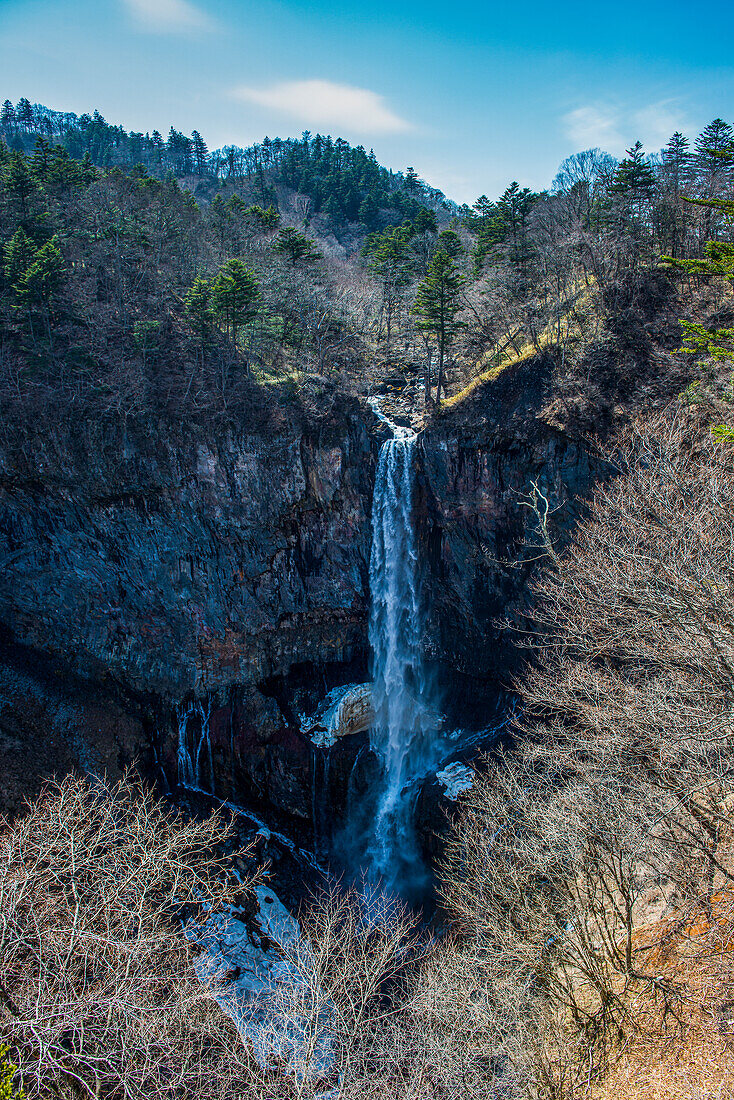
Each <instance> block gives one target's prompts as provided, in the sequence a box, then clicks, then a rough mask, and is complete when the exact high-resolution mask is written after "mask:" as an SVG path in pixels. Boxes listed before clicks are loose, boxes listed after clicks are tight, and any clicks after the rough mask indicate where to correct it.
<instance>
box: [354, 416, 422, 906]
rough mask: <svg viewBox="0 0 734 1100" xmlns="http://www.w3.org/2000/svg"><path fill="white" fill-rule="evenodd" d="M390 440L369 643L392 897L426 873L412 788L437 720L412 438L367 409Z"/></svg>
mask: <svg viewBox="0 0 734 1100" xmlns="http://www.w3.org/2000/svg"><path fill="white" fill-rule="evenodd" d="M371 404H372V407H373V409H374V410H375V412H376V414H377V415H378V416H379V417H380V419H381V420H382V421H383V422H385V423H386V424H387V425H388V426H389V427H390V429H391V432H392V437H391V438H390V439H388V440H386V442H385V443H383V445H382V448H381V450H380V456H379V461H378V467H377V477H376V480H375V491H374V497H373V503H372V552H371V557H370V595H371V611H370V626H369V637H370V645H371V647H372V660H373V684H374V686H373V705H374V712H375V717H374V724H373V726H372V731H371V735H370V740H371V745H372V748H373V749H374V750H375V751H376V752H377V753H378V755H379V756H380V758H381V760H382V765H383V768H382V774H381V778H380V784H379V790H378V791H377V799H376V804H375V809H374V818H373V822H372V825H371V828H370V836H369V839H368V847H367V859H368V862H369V873H370V877H372V878H377V879H379V880H381V881H382V883H383V885H384V886H385V887H386V888H387V889H389V890H396V889H397V890H399V891H400V892H401V893H404V892H405V890H406V887H407V889H408V891H410V889H411V888H415V889H418V890H419V889H420V886H421V884H422V879H423V877H424V870H423V865H422V861H421V859H420V856H419V853H418V851H417V845H416V841H415V836H414V829H413V802H414V795H416V794H417V783H416V781H417V780H419V779H420V778H422V777H423V776H425V775H426V774H427V772H428V771H430V770H431V768H432V767H435V764H436V752H437V749H438V744H437V741H438V737H437V725H438V723H437V717H436V713H435V711H434V710H433V709H432V707H431V706H430V703H429V697H428V696H429V692H428V678H427V676H426V670H425V667H424V663H423V658H422V652H421V641H422V616H421V591H420V568H419V564H420V563H419V561H418V550H417V544H416V538H415V530H414V523H413V521H414V516H413V504H414V501H413V495H414V494H413V487H414V477H413V466H414V457H415V444H416V439H417V436H416V433H415V432H413V431H411V430H410V429H409V428H403V427H400V426H399V425H396V424H393V423H392V422H391V421H390V420H388V419H387V417H385V416H384V415H383V413H382V412H381V410H380V408H379V406H378V404H377V402H376V401H374V400H373V401H372V402H371Z"/></svg>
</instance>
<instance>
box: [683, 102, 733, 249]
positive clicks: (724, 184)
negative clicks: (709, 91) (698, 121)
mask: <svg viewBox="0 0 734 1100" xmlns="http://www.w3.org/2000/svg"><path fill="white" fill-rule="evenodd" d="M733 149H734V131H733V130H732V128H731V126H730V125H729V124H728V123H727V122H724V121H723V119H720V118H715V119H714V121H713V122H710V123H709V124H708V126H706V127H705V128H704V129H703V130H702V132H701V133H700V134H699V136H698V137H697V138H696V146H695V153H694V158H693V159H694V166H695V169H696V181H697V188H696V191H697V194H696V197H697V198H700V199H703V200H705V201H709V202H710V201H711V200H713V199H720V198H725V197H726V194H727V190H728V188H729V187H730V186H731V182H732V176H733V173H734V157H732V150H733ZM720 214H721V211H720V210H718V209H717V207H716V206H715V205H709V206H707V207H706V208H705V213H704V219H703V234H704V237H705V238H706V239H707V240H708V239H712V238H714V239H715V238H717V237H718V236H719V234H720V232H721V229H722V227H723V225H724V221H723V219H722V218H721V216H720Z"/></svg>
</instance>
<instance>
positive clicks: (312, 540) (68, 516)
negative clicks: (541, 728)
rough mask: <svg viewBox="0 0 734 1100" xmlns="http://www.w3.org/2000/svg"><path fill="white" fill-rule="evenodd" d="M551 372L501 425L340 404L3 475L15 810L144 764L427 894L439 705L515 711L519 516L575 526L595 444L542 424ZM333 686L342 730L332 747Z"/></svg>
mask: <svg viewBox="0 0 734 1100" xmlns="http://www.w3.org/2000/svg"><path fill="white" fill-rule="evenodd" d="M531 373H532V384H531V381H530V376H531ZM539 379H540V384H539ZM542 379H543V370H542V365H541V366H540V368H539V367H538V365H537V364H534V365H533V369H532V372H531V369H530V368H529V367H527V366H524V367H522V366H521V367H520V368H518V369H517V370H516V371H515V372H514V374H510V373H508V376H507V377H506V378H505V379H503V380H501V382H500V384H499V385H495V387H494V394H495V396H496V402H495V406H494V409H493V411H492V413H491V415H489V416H488V415H487V413H486V411H484V412H483V413H482V418H481V420H480V421H479V422H477V421H476V418H475V417H474V414H473V413H471V415H470V412H471V410H469V412H468V411H467V410H463V411H462V413H461V415H454V414H451V413H447V414H445V415H444V417H442V419H441V421H439V422H438V423H437V424H435V425H434V426H432V427H430V428H429V429H427V430H424V431H423V432H421V433H420V435H418V436H416V434H415V433H414V432H413V431H412V430H410V429H408V428H406V427H405V426H401V425H396V426H395V427H394V428H393V427H391V426H390V425H389V424H387V423H386V422H385V417H384V416H383V415H377V414H376V412H375V409H374V405H373V406H372V407H370V406H369V405H367V404H363V403H361V402H354V403H352V404H346V405H342V406H341V407H340V408H339V409H338V410H334V411H332V413H331V414H330V415H329V416H328V417H327V418H325V419H322V420H321V422H320V423H319V422H318V421H316V422H312V423H309V422H308V421H301V422H299V421H297V420H295V419H293V420H290V421H282V422H281V424H280V425H279V427H278V428H277V432H276V434H273V429H272V428H268V433H269V436H268V440H267V443H266V442H265V439H264V438H263V437H259V436H258V435H257V434H256V433H255V434H252V435H251V436H249V437H241V438H239V439H238V438H236V437H235V436H231V437H229V438H228V439H225V440H221V441H219V442H218V443H217V444H216V445H215V446H211V447H209V446H206V445H204V444H202V443H197V444H196V446H188V445H186V444H183V445H177V446H172V445H170V444H168V445H166V446H164V447H162V448H158V449H157V450H155V451H153V450H150V449H149V447H148V446H147V445H146V444H145V442H144V441H140V440H135V439H130V440H129V441H128V444H127V453H126V455H125V456H124V458H123V461H122V463H121V465H119V466H118V467H117V468H116V469H115V470H114V471H111V470H110V469H109V468H108V469H104V468H99V467H98V468H97V469H96V470H93V471H90V473H89V474H88V475H87V476H86V479H79V480H78V481H77V483H76V484H74V485H73V486H72V484H71V482H70V478H71V476H72V472H71V470H67V471H65V470H63V469H59V470H57V471H55V472H50V471H47V470H43V471H42V470H41V469H40V465H39V467H37V468H36V470H35V471H34V470H32V469H28V470H27V471H26V474H25V479H24V480H20V479H17V478H16V481H15V484H14V485H13V486H12V487H11V485H10V484H9V483H8V482H7V481H6V483H5V488H4V489H3V496H2V522H1V523H0V531H2V537H3V540H4V547H3V552H4V561H5V563H6V576H7V579H8V584H7V585H6V586H5V587H4V590H3V597H2V598H3V606H2V618H3V623H4V629H5V631H6V633H5V644H4V646H3V668H4V675H3V686H2V707H3V709H2V715H3V731H4V734H3V735H4V738H5V741H4V743H5V746H6V747H7V752H6V758H7V760H8V767H7V769H6V773H5V779H4V797H5V801H6V805H8V807H9V808H10V809H11V810H12V809H13V807H14V806H15V805H18V804H19V800H20V799H21V798H22V797H24V796H25V795H26V794H27V793H31V792H32V791H33V789H34V787H35V786H36V785H37V784H38V783H39V782H40V781H41V780H42V778H43V777H44V776H45V775H48V774H52V773H53V772H54V771H58V770H59V769H64V768H67V767H76V768H82V770H86V771H89V772H92V773H94V772H95V771H96V770H98V769H104V770H106V771H108V772H110V773H111V774H113V775H114V774H115V772H116V771H119V769H120V768H122V767H124V766H125V765H126V764H127V763H129V762H132V761H133V760H134V759H137V760H138V761H139V763H140V765H141V766H142V767H143V768H144V770H145V771H146V772H147V773H148V774H149V775H150V776H151V777H152V778H155V779H156V780H157V781H159V782H160V783H161V784H162V785H163V789H164V790H169V791H175V790H176V787H177V784H178V783H181V784H182V785H183V786H184V787H187V788H199V789H201V790H203V791H204V792H206V793H207V794H210V795H212V796H214V797H215V798H216V799H218V800H220V801H223V802H229V803H232V804H235V805H238V806H241V807H243V808H244V809H248V810H250V811H251V812H252V813H254V814H255V815H258V816H259V817H260V818H262V819H263V820H269V821H270V824H272V825H273V827H274V828H275V829H276V830H278V831H280V832H282V833H285V834H289V833H290V834H291V835H297V836H298V837H299V838H300V839H301V841H302V842H305V846H306V847H307V848H310V849H314V848H318V849H320V854H321V855H322V856H323V855H324V854H325V853H326V852H327V850H331V849H332V848H333V847H334V845H336V848H337V849H339V851H340V852H341V859H342V860H344V859H347V860H348V861H349V862H350V863H352V864H353V863H354V860H355V858H356V857H355V856H354V845H353V844H352V845H351V846H350V844H349V843H347V842H346V841H345V835H344V824H345V821H346V820H347V818H348V817H349V815H350V813H351V814H352V815H353V816H354V818H355V823H354V826H353V831H354V837H358V838H359V844H358V846H359V847H360V854H359V860H358V863H359V865H363V864H364V865H368V866H369V867H371V868H372V873H373V874H375V875H380V876H385V874H386V872H388V878H390V877H391V876H392V874H393V870H392V869H390V868H388V863H390V866H391V868H392V867H393V864H392V863H391V857H392V856H394V855H395V850H396V848H397V849H398V850H399V852H400V857H399V858H398V859H397V860H396V861H395V863H394V867H395V868H397V870H395V872H394V873H395V875H396V876H397V878H399V879H401V880H406V881H407V880H408V879H410V877H411V874H412V873H413V872H415V873H416V874H417V876H418V879H420V877H421V873H422V872H421V868H422V861H423V858H424V856H426V855H428V856H429V857H431V856H432V855H433V854H434V848H435V843H436V842H435V839H434V834H435V831H436V828H437V826H439V827H440V823H441V821H442V819H443V811H442V810H441V806H445V805H448V803H446V801H445V797H444V788H443V787H442V786H441V785H440V783H439V782H437V781H436V780H435V778H431V776H430V775H429V774H428V773H432V774H433V775H434V776H435V772H436V770H437V769H438V768H439V767H440V765H441V760H442V759H443V758H444V757H446V758H451V756H452V751H453V754H454V756H453V758H456V756H457V755H460V753H458V749H459V747H460V746H458V745H457V743H456V742H450V743H449V744H445V743H444V742H443V741H442V740H441V737H439V736H437V729H438V726H439V720H438V717H437V712H438V711H440V710H442V709H443V710H444V711H445V712H446V726H445V728H446V730H450V731H453V730H456V729H459V728H465V729H467V730H469V731H473V732H474V733H476V731H479V730H481V729H483V728H486V727H487V726H490V725H491V724H492V722H493V721H496V720H497V718H498V714H499V713H500V712H501V709H502V706H503V699H504V697H505V696H504V692H505V689H506V686H507V681H508V670H509V669H510V667H511V664H512V650H511V647H510V648H507V647H505V648H503V646H504V642H503V638H504V634H503V631H502V630H501V628H500V626H499V625H498V623H499V620H500V619H501V617H502V615H503V614H504V613H505V612H506V611H507V610H508V608H510V607H511V606H512V603H513V601H515V602H517V601H518V600H520V601H522V598H523V596H522V592H523V583H524V582H523V576H524V571H523V568H516V567H513V568H509V567H507V566H504V565H503V564H502V562H503V559H508V558H510V557H511V558H512V560H513V561H521V559H522V557H523V555H524V554H527V555H529V556H530V557H532V556H533V554H532V553H530V551H529V550H528V549H527V546H528V545H530V544H531V543H532V542H533V538H532V534H531V528H532V517H530V516H529V515H528V514H527V509H523V508H521V507H520V506H519V503H518V502H519V500H520V498H521V497H522V496H523V494H524V493H526V492H528V491H529V489H530V484H531V482H540V484H542V485H543V486H544V488H545V490H546V492H547V493H548V494H549V495H550V499H551V500H552V501H553V506H554V508H557V507H558V506H560V505H565V506H566V507H564V508H560V510H557V512H556V519H555V522H556V524H557V525H558V530H559V533H560V535H563V529H564V524H565V527H566V529H569V525H570V524H571V523H572V521H573V514H572V513H571V512H569V510H568V507H567V505H568V501H569V499H570V498H571V497H578V496H580V495H582V494H583V493H584V492H585V491H586V489H587V488H588V486H589V485H590V484H591V482H592V480H593V477H594V462H593V459H592V458H591V456H590V454H589V452H588V451H587V450H586V449H585V448H584V447H583V445H581V444H580V442H578V441H577V440H575V439H574V438H573V437H572V436H571V435H569V434H568V433H566V432H564V431H559V430H558V429H556V428H553V427H551V426H550V425H547V424H544V423H543V422H542V421H539V420H538V419H537V415H536V414H537V413H538V412H539V411H540V409H541V408H542V407H543V403H544V402H545V401H546V400H547V390H546V388H545V387H544V385H543V382H542ZM547 385H549V382H548V383H546V386H547ZM519 394H524V398H523V400H522V401H518V395H519ZM40 461H41V459H39V463H40ZM101 563H104V567H102V566H101ZM371 586H372V587H373V589H374V591H373V593H372V596H373V600H372V611H371V612H370V587H371ZM133 639H134V643H133V641H132V640H133ZM370 646H372V648H373V650H374V652H375V663H374V673H375V680H376V685H375V691H374V698H373V700H372V705H373V706H374V711H375V712H376V716H375V718H374V719H371V718H370V713H369V705H367V707H366V709H365V699H364V695H363V694H362V695H360V694H359V692H357V693H356V695H355V694H354V693H353V694H352V696H349V695H347V698H346V700H344V691H345V689H346V688H347V687H348V685H353V684H365V683H366V682H367V681H368V679H369V678H370V676H369V671H370V656H369V653H370ZM332 692H334V693H335V697H336V698H338V700H340V702H339V707H340V717H339V723H338V725H339V728H340V732H342V733H344V736H340V737H338V738H336V739H335V741H334V743H333V744H329V745H326V744H321V745H320V744H319V735H318V734H314V733H313V732H310V733H309V730H310V729H311V726H312V725H313V723H314V722H316V720H317V716H318V713H319V708H320V707H322V705H323V703H324V702H328V697H329V695H330V693H332ZM350 700H351V702H350ZM355 707H356V711H355V709H354V708H355ZM360 708H361V709H360ZM355 714H356V718H355ZM370 722H372V733H371V734H369V733H368V727H369V724H370ZM398 731H407V733H408V737H407V740H404V739H403V733H402V732H398ZM321 736H323V735H321ZM441 736H443V735H441ZM370 741H371V744H370ZM378 754H379V755H380V756H381V757H382V759H383V760H384V761H385V767H384V770H383V768H382V767H381V765H380V764H379V763H378V759H377V757H378ZM419 778H420V782H419V781H418V780H419ZM426 784H427V785H426ZM406 786H407V788H408V789H407V790H405V788H406ZM350 807H351V810H350ZM409 811H410V812H409ZM414 811H415V812H417V814H418V818H419V837H418V839H417V840H416V842H415V844H416V847H415V848H413V841H412V840H410V839H409V838H410V833H411V825H410V814H411V813H413V812H414ZM360 814H361V815H362V818H363V819H366V820H362V823H361V824H360V820H359V819H360ZM375 815H376V818H375ZM367 820H370V821H372V822H373V823H374V822H375V821H376V826H375V827H374V828H373V831H372V832H369V830H368V827H367ZM366 829H367V831H365V830H366ZM304 830H305V833H304ZM307 838H308V839H307ZM350 853H351V854H350ZM365 853H366V855H365ZM403 860H404V862H403ZM411 868H412V870H411ZM393 885H394V883H393ZM408 892H409V893H410V890H409V891H408Z"/></svg>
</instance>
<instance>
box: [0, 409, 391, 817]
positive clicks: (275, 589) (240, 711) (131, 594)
mask: <svg viewBox="0 0 734 1100" xmlns="http://www.w3.org/2000/svg"><path fill="white" fill-rule="evenodd" d="M369 423H370V416H369V415H368V414H365V413H363V411H360V409H359V407H358V406H357V405H356V403H355V404H354V405H353V406H352V407H351V408H350V409H348V410H347V413H346V415H344V416H343V417H342V419H341V422H340V423H337V424H334V423H331V424H329V425H328V430H324V428H323V425H322V426H320V427H319V426H316V427H315V428H310V427H309V425H305V426H304V425H303V424H302V423H298V422H297V421H295V418H294V422H292V423H286V424H285V425H283V424H281V425H280V426H279V427H278V430H277V431H272V432H266V433H259V434H256V435H255V434H254V435H250V436H242V437H240V438H236V437H234V436H229V437H227V438H224V439H220V440H218V441H217V442H216V443H215V444H208V445H206V444H203V443H198V444H196V445H195V444H193V443H191V444H188V445H186V444H180V445H179V446H177V447H175V446H173V445H171V444H168V445H166V446H161V447H159V448H157V449H155V450H151V448H149V447H148V448H147V449H146V450H145V452H144V453H143V452H142V451H141V449H140V448H139V447H136V446H135V445H134V444H133V443H132V442H129V443H128V446H127V447H126V451H125V456H124V458H123V460H122V461H121V463H120V465H119V468H118V469H117V471H115V472H113V474H112V475H111V476H110V475H109V474H108V476H107V477H106V478H105V480H104V484H103V487H102V488H100V481H99V479H97V480H95V479H89V478H86V477H85V476H84V475H85V471H84V470H78V471H74V470H73V469H72V470H71V471H69V470H68V469H67V470H64V471H63V474H59V473H58V472H57V473H56V474H55V475H52V474H51V473H50V472H48V473H47V472H46V471H45V470H44V461H43V459H42V458H40V457H39V460H38V465H37V469H36V471H35V475H34V476H33V477H24V478H21V477H18V476H17V475H15V474H14V473H11V472H9V471H7V470H6V471H5V473H6V476H5V477H4V478H3V482H2V488H1V489H0V560H2V561H3V565H4V569H3V579H2V584H1V585H0V623H2V628H3V632H4V635H3V636H4V643H3V645H2V647H1V649H0V654H2V655H4V656H3V664H4V665H5V667H6V668H10V667H11V665H12V667H13V669H15V670H18V669H20V670H21V672H18V671H14V673H13V675H9V674H4V675H3V683H2V685H1V686H0V729H2V730H3V731H4V732H5V735H6V737H7V738H10V739H11V740H10V741H8V742H7V747H8V749H9V751H10V752H14V753H15V755H16V758H17V759H22V760H23V766H22V768H21V771H25V772H26V778H27V779H28V783H27V788H28V790H32V789H33V788H34V786H35V783H34V781H33V773H34V771H35V772H36V773H37V776H40V775H43V774H48V773H49V772H50V771H51V770H61V769H64V770H65V769H67V768H68V766H69V765H70V764H72V763H76V765H77V766H79V767H82V768H85V767H89V768H91V769H92V770H94V767H95V766H99V767H102V766H104V767H106V768H107V769H108V770H109V769H110V765H111V762H112V761H111V756H112V757H113V758H114V764H115V766H117V767H119V766H121V765H123V764H124V763H125V762H126V761H127V760H129V759H130V758H131V757H132V756H133V755H137V756H140V754H141V745H143V744H145V743H149V744H151V745H153V744H154V743H155V741H156V739H157V740H158V742H159V747H160V745H163V746H164V749H163V751H166V752H167V749H166V748H165V742H166V739H167V737H169V735H170V734H171V733H172V732H173V731H172V730H171V729H166V728H165V727H166V726H167V724H169V723H170V724H171V725H172V724H173V720H172V717H171V716H172V715H175V712H176V709H177V708H180V706H181V705H182V704H183V703H184V701H185V700H187V699H190V698H193V697H199V698H201V697H205V696H211V695H212V694H214V695H215V696H216V697H217V704H216V707H215V714H217V715H218V717H217V718H216V719H215V728H216V730H217V731H218V734H217V736H218V741H221V740H222V738H223V734H222V733H221V729H220V727H221V726H222V724H223V722H224V724H225V725H226V724H228V723H229V724H230V725H231V722H232V721H234V723H235V726H236V727H237V728H238V729H241V731H242V736H243V738H244V739H245V741H247V739H248V738H250V739H252V738H253V737H255V733H254V732H253V731H254V730H255V729H257V730H258V733H257V737H256V739H257V740H258V754H259V755H260V756H262V755H263V753H262V751H261V750H262V748H263V746H264V745H265V746H267V745H268V744H272V743H273V741H280V742H281V743H285V744H288V743H289V741H292V736H293V735H292V731H289V730H288V726H289V719H288V716H287V715H284V714H283V713H282V711H281V709H280V708H279V706H278V704H277V703H276V702H275V700H274V699H273V698H271V697H269V695H265V694H263V693H262V692H260V690H259V685H262V684H263V683H268V684H271V683H275V684H277V683H279V682H281V681H283V680H284V678H287V677H288V676H289V674H290V672H291V669H292V668H293V667H294V666H304V665H306V666H307V667H311V668H314V669H321V668H324V667H327V668H328V667H330V666H337V667H338V666H340V665H341V664H347V663H349V662H352V663H353V662H354V661H359V660H360V659H361V660H362V662H364V655H365V651H366V629H367V611H368V561H369V545H370V531H369V508H370V502H371V486H372V479H373V469H374V453H375V448H374V445H373V443H372V441H371V438H370V435H369V431H368V424H369ZM51 669H53V674H51V673H50V672H49V674H48V675H46V672H47V671H48V670H51ZM72 684H81V685H86V687H85V690H87V688H88V690H89V691H91V692H92V693H93V694H94V698H95V703H94V706H95V707H96V706H98V705H103V703H104V701H105V700H106V702H107V706H108V711H109V714H110V715H111V714H116V715H118V717H119V716H124V721H122V718H120V721H118V720H117V719H115V720H112V719H110V721H112V724H113V725H114V726H115V732H114V733H112V734H111V733H110V729H109V724H110V722H106V723H100V722H99V720H98V718H99V716H98V714H97V713H96V711H95V709H94V707H92V705H91V703H89V704H87V703H86V702H85V692H84V691H81V690H72V687H71V685H72ZM228 692H234V693H235V695H232V696H229V695H227V693H228ZM67 695H69V696H70V697H73V699H75V700H76V703H75V705H76V708H77V710H79V711H80V714H79V715H78V716H77V718H76V719H75V721H76V726H77V727H78V729H79V730H80V731H81V730H82V729H83V728H84V727H85V726H86V730H85V735H84V737H81V733H80V734H79V736H80V737H81V741H79V745H78V747H77V750H76V751H74V750H73V747H70V744H69V742H70V741H73V740H74V738H73V737H72V736H71V734H70V732H69V728H68V727H69V721H68V716H66V714H65V712H64V707H63V706H62V704H61V701H60V700H61V699H62V697H63V698H64V699H66V696H67ZM31 697H33V699H35V700H36V703H35V704H31ZM223 707H225V709H226V708H228V710H229V711H231V712H232V714H233V715H234V718H233V719H230V718H227V719H226V721H225V719H223V718H222V717H221V711H222V708H223ZM31 710H33V712H34V716H33V718H32V720H31V716H30V711H31ZM85 713H86V716H87V717H86V721H85V717H84V715H85ZM121 721H122V725H123V726H125V730H124V731H123V730H122V729H119V730H118V727H119V726H120V722H121ZM127 726H131V727H132V730H128V729H127ZM161 727H164V728H161ZM230 732H231V731H230ZM75 736H76V735H75ZM228 736H229V733H228ZM115 738H117V740H118V741H119V745H118V746H117V748H116V750H115V752H112V741H113V740H115ZM77 740H79V738H77ZM41 741H43V742H44V748H43V751H41V750H40V742H41ZM82 742H84V743H83V744H82ZM54 745H55V746H56V747H57V749H58V751H51V749H50V748H49V746H51V748H53V746H54ZM62 747H63V751H62ZM168 756H169V757H170V752H168ZM112 770H113V771H114V770H115V769H114V767H113V768H112ZM231 770H232V769H231V767H230V762H227V771H228V774H229V773H230V772H231ZM174 771H175V767H174ZM170 778H175V775H174V776H172V777H170ZM227 794H228V795H230V794H231V790H229V789H228V791H227ZM16 800H17V792H15V793H10V792H6V801H10V802H11V803H12V802H15V801H16Z"/></svg>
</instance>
